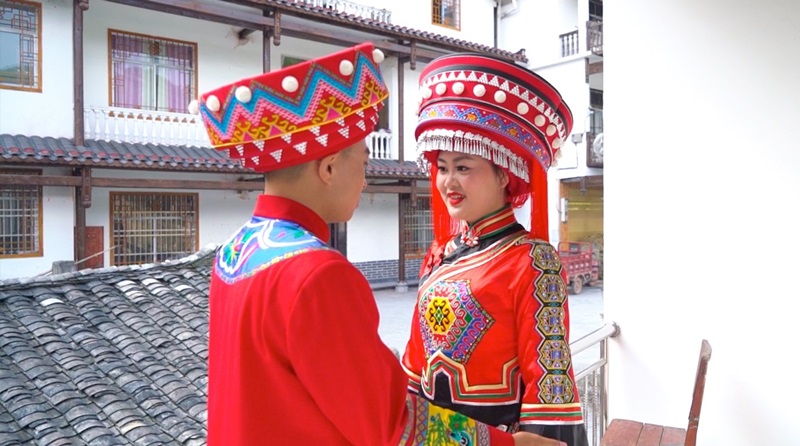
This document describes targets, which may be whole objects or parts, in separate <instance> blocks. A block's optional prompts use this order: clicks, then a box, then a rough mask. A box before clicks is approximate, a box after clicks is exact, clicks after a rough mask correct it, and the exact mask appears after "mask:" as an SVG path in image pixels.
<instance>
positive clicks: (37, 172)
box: [0, 168, 44, 259]
mask: <svg viewBox="0 0 800 446" xmlns="http://www.w3.org/2000/svg"><path fill="white" fill-rule="evenodd" d="M41 174H42V171H41V170H40V169H9V168H0V175H41ZM5 187H8V186H0V189H4V188H5ZM22 187H26V186H22ZM27 187H35V188H36V189H37V190H36V197H37V201H38V203H37V210H36V212H37V218H36V220H37V221H36V224H37V231H38V232H37V234H38V237H37V240H36V241H37V243H38V246H37V248H38V249H37V250H36V251H31V252H26V253H24V254H5V253H4V252H3V251H2V249H1V248H2V247H0V259H21V258H29V257H42V256H43V255H44V225H43V219H42V215H43V201H44V200H43V194H42V186H27Z"/></svg>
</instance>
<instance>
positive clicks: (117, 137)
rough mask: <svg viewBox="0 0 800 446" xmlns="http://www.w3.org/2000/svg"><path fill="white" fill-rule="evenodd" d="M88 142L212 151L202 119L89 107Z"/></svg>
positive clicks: (86, 116) (86, 127)
mask: <svg viewBox="0 0 800 446" xmlns="http://www.w3.org/2000/svg"><path fill="white" fill-rule="evenodd" d="M83 116H84V118H83V120H84V129H85V132H86V134H85V137H86V139H95V140H101V141H119V142H132V143H145V144H147V143H152V144H167V145H177V146H196V147H210V145H211V143H210V142H209V139H208V134H207V133H206V131H205V128H204V127H203V123H202V120H201V119H200V116H197V115H191V114H183V113H169V112H159V111H150V110H135V109H125V108H116V107H86V108H84V111H83Z"/></svg>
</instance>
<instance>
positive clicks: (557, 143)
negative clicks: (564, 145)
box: [552, 138, 561, 149]
mask: <svg viewBox="0 0 800 446" xmlns="http://www.w3.org/2000/svg"><path fill="white" fill-rule="evenodd" d="M552 146H553V148H554V149H557V148H559V147H561V138H556V139H554V140H553V144H552Z"/></svg>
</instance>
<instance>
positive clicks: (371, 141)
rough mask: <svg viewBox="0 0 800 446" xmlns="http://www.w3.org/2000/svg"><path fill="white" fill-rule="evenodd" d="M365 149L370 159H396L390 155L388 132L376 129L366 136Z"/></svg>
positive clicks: (389, 134) (390, 138) (390, 146)
mask: <svg viewBox="0 0 800 446" xmlns="http://www.w3.org/2000/svg"><path fill="white" fill-rule="evenodd" d="M367 147H368V148H369V155H370V158H374V159H379V160H390V159H396V158H397V157H395V156H394V155H393V154H392V134H391V133H390V132H389V131H388V130H384V129H378V130H377V131H374V132H372V133H370V134H369V136H367Z"/></svg>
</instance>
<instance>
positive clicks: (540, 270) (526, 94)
mask: <svg viewBox="0 0 800 446" xmlns="http://www.w3.org/2000/svg"><path fill="white" fill-rule="evenodd" d="M420 86H421V89H422V91H421V93H422V97H423V100H422V103H421V106H420V117H419V124H418V126H417V131H416V136H417V142H418V148H419V150H420V163H421V165H422V166H424V168H426V169H428V171H429V172H430V174H431V187H432V197H431V199H432V209H433V219H434V222H433V223H434V233H435V241H434V243H433V245H432V246H431V248H430V250H429V252H428V255H427V256H426V259H425V261H424V262H423V266H422V271H421V278H420V287H419V295H418V300H417V306H416V308H415V314H414V318H413V319H412V328H411V336H410V339H409V342H408V345H407V346H406V350H405V353H404V355H403V361H402V362H403V366H404V368H405V369H406V373H407V374H408V376H409V390H410V391H411V392H413V393H416V394H419V395H422V396H424V397H425V398H428V399H429V400H431V401H433V402H434V403H436V404H437V405H440V406H443V407H447V408H450V409H453V410H456V411H458V412H460V413H463V414H464V415H467V416H469V417H472V418H475V419H477V420H480V421H483V422H485V423H488V424H492V425H495V426H499V427H501V428H504V429H507V430H512V431H515V430H525V431H531V432H535V433H539V434H541V435H544V436H547V437H551V438H556V439H559V440H562V441H565V442H566V443H567V444H569V445H570V446H583V445H586V444H588V441H587V437H586V430H585V427H584V424H583V416H582V412H581V406H580V401H579V395H578V388H577V386H576V385H575V378H574V373H573V370H572V361H571V355H570V351H569V343H568V342H569V340H568V333H567V329H568V327H569V312H568V302H567V291H566V285H565V279H566V276H565V271H564V269H563V268H562V266H561V262H560V259H559V257H558V253H557V251H556V250H555V249H554V248H553V246H552V245H550V244H549V243H548V242H547V233H548V231H547V168H548V167H550V166H551V164H552V160H553V158H554V155H555V154H556V153H557V150H558V148H559V147H560V146H561V142H562V141H563V140H564V139H565V138H566V136H567V135H568V134H569V132H570V129H571V126H572V116H571V113H570V111H569V108H568V107H567V106H566V104H564V103H563V101H562V99H561V97H560V95H559V93H558V92H557V91H556V90H555V89H554V88H553V87H552V86H550V85H549V84H548V83H547V82H546V81H544V80H543V79H541V78H540V77H538V76H537V75H535V74H534V73H531V72H529V71H527V70H525V69H523V68H521V67H519V66H516V65H512V64H508V63H505V62H502V61H499V60H495V59H492V58H488V57H485V56H479V55H472V54H456V55H450V56H445V57H442V58H439V59H437V60H434V61H433V62H431V63H430V64H429V65H428V66H427V67H426V68H425V70H424V71H423V73H422V75H421V76H420ZM527 200H530V201H531V206H530V208H531V215H530V218H531V220H530V230H526V229H525V228H524V227H523V226H522V225H520V224H519V223H518V222H517V221H516V219H515V214H514V208H519V207H521V206H522V205H523V204H524V203H525V202H526V201H527Z"/></svg>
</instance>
